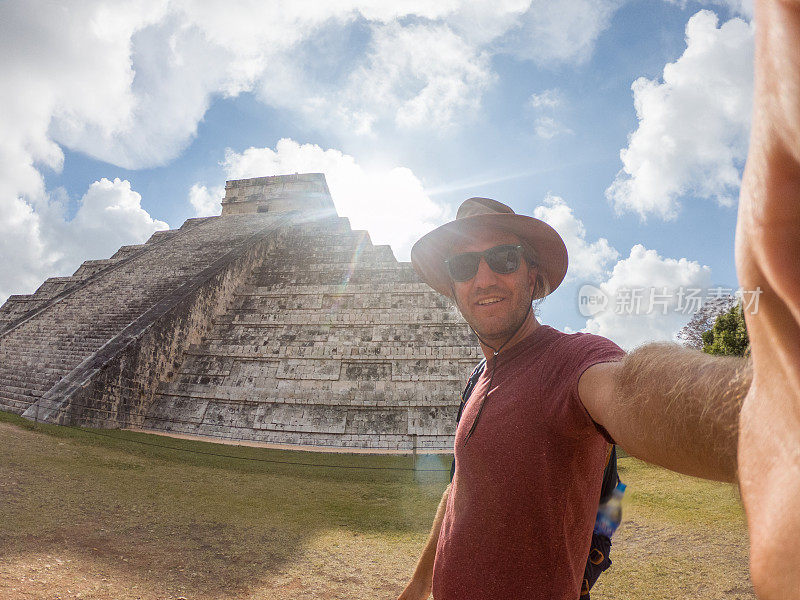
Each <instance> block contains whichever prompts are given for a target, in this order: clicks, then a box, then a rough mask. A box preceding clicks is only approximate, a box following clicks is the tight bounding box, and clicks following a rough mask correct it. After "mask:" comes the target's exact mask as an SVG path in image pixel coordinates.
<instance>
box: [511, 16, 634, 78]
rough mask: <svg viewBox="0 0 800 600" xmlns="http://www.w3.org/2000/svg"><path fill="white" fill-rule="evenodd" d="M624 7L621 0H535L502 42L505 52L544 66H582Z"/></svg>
mask: <svg viewBox="0 0 800 600" xmlns="http://www.w3.org/2000/svg"><path fill="white" fill-rule="evenodd" d="M621 4H622V2H621V1H620V0H564V1H560V2H552V1H551V0H533V2H531V5H530V7H529V8H528V10H527V11H526V12H525V13H524V14H523V15H521V16H520V18H519V19H518V20H517V22H516V23H515V25H516V27H513V28H510V29H509V30H508V31H506V32H505V33H504V34H503V36H502V38H501V40H500V42H499V43H500V45H501V47H502V48H503V49H504V50H505V51H506V52H508V53H510V54H513V55H515V56H517V57H520V58H524V59H529V60H533V61H535V62H537V63H539V64H541V65H547V66H550V65H553V64H559V63H567V62H570V63H582V62H585V61H586V60H588V58H589V56H591V53H592V50H593V49H594V44H595V42H596V41H597V38H598V37H599V36H600V34H601V33H602V32H603V31H605V29H606V28H607V27H608V25H609V23H610V22H611V16H612V15H613V14H614V12H615V11H616V10H617V8H619V6H620V5H621Z"/></svg>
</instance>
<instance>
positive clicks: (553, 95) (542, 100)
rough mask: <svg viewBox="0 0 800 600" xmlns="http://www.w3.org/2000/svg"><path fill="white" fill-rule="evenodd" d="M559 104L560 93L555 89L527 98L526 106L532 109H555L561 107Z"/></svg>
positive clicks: (560, 101)
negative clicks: (528, 105)
mask: <svg viewBox="0 0 800 600" xmlns="http://www.w3.org/2000/svg"><path fill="white" fill-rule="evenodd" d="M561 103H562V99H561V92H560V91H559V90H557V89H555V88H553V89H549V90H544V91H543V92H540V93H538V94H535V93H534V94H531V97H530V98H528V104H530V105H531V107H533V108H556V107H558V106H561Z"/></svg>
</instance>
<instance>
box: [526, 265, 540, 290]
mask: <svg viewBox="0 0 800 600" xmlns="http://www.w3.org/2000/svg"><path fill="white" fill-rule="evenodd" d="M528 283H529V284H530V286H531V288H530V289H531V296H535V295H536V288H537V287H538V283H539V269H535V268H533V267H531V266H530V265H528Z"/></svg>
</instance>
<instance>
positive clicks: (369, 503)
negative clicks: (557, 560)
mask: <svg viewBox="0 0 800 600" xmlns="http://www.w3.org/2000/svg"><path fill="white" fill-rule="evenodd" d="M0 422H5V423H6V424H0V428H1V429H0V454H2V455H3V456H4V457H7V458H6V460H5V461H3V464H1V465H0V479H2V481H3V484H2V488H0V490H2V497H3V498H4V501H3V502H2V503H0V556H2V557H3V558H2V559H0V564H2V563H11V562H13V561H15V560H24V558H25V556H28V555H33V554H41V553H46V554H58V553H66V554H69V555H71V556H74V557H77V559H78V560H80V561H81V562H82V563H85V564H86V565H92V567H91V568H93V569H99V571H98V572H102V571H108V572H109V573H112V574H114V575H116V576H119V577H122V578H124V579H127V580H130V581H139V582H142V583H143V584H144V585H145V586H146V587H147V586H151V585H156V586H157V587H158V588H159V589H162V590H182V591H184V592H185V593H187V595H188V594H192V595H195V594H198V593H200V594H204V595H209V596H212V597H213V596H214V595H215V594H217V595H218V594H223V593H227V594H235V593H236V592H237V591H244V590H247V589H251V588H253V587H254V586H258V585H259V584H260V583H262V582H264V581H265V580H266V579H267V578H269V577H270V576H272V575H274V574H275V573H277V572H279V571H280V570H281V568H282V567H284V566H285V565H286V564H287V563H291V562H293V561H295V560H296V559H297V557H298V556H299V554H301V553H302V551H303V549H304V547H305V546H306V545H307V543H308V542H309V540H310V539H312V538H314V537H316V536H318V535H320V534H322V533H324V532H328V531H331V530H346V531H349V532H351V533H352V532H357V533H359V534H365V535H371V536H379V537H382V538H385V539H386V540H394V539H400V538H402V537H403V536H406V535H419V534H420V533H424V532H425V531H427V529H428V528H429V527H430V522H431V518H432V515H433V513H434V512H435V509H436V504H437V502H438V500H439V497H440V495H441V492H442V490H443V488H444V486H445V485H446V482H447V480H448V473H447V472H446V470H447V469H449V466H450V458H449V457H439V456H424V457H421V458H420V461H419V462H418V465H420V466H422V467H423V468H440V469H443V470H444V471H445V472H417V473H414V472H411V471H406V470H399V469H404V468H408V467H409V466H411V458H410V457H409V456H397V455H393V456H381V455H368V456H363V455H352V454H347V455H336V454H334V455H332V454H321V453H305V452H302V453H301V452H291V451H274V450H267V449H263V448H249V447H235V446H220V445H216V444H209V443H204V442H196V441H191V440H178V439H171V438H170V439H165V438H162V437H157V436H151V435H147V434H141V433H136V432H129V431H109V430H101V431H97V432H90V431H85V430H80V429H74V428H64V427H58V426H52V425H34V424H32V423H30V422H27V421H24V420H22V419H20V418H19V417H16V416H14V415H9V414H7V413H5V414H3V413H0ZM93 433H100V434H102V435H93ZM164 446H168V447H164ZM267 461H276V462H267ZM288 462H291V463H313V464H315V465H318V466H306V464H303V465H298V464H284V463H288ZM354 466H361V467H381V469H376V468H371V469H353V468H347V467H354Z"/></svg>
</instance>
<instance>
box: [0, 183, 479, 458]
mask: <svg viewBox="0 0 800 600" xmlns="http://www.w3.org/2000/svg"><path fill="white" fill-rule="evenodd" d="M478 353H479V349H478V347H477V345H476V342H475V339H474V337H473V336H472V335H471V334H470V332H469V329H468V328H467V326H466V324H465V323H464V322H463V320H462V319H461V316H460V315H459V313H458V311H457V310H456V309H455V307H453V306H452V305H451V303H449V302H448V301H447V300H446V299H445V298H443V297H441V296H439V295H438V294H436V293H435V292H433V291H431V290H430V288H428V287H427V286H426V285H425V284H423V283H421V282H420V281H419V280H418V278H417V276H416V274H415V272H414V270H413V269H412V267H411V265H410V264H409V263H402V262H397V260H395V258H394V255H393V254H392V251H391V249H390V248H389V247H388V246H380V245H378V246H376V245H373V244H372V243H371V241H370V238H369V235H368V234H367V233H366V232H364V231H354V230H352V229H351V228H350V224H349V221H348V220H347V219H346V218H341V217H339V216H338V215H337V214H336V210H335V208H334V205H333V201H332V199H331V196H330V193H329V191H328V187H327V184H326V182H325V178H324V176H323V175H322V174H301V175H286V176H276V177H261V178H257V179H245V180H239V181H229V182H227V184H226V193H225V199H224V201H223V209H222V215H221V216H219V217H209V218H205V219H189V220H188V221H186V222H185V223H184V224H183V226H182V227H181V228H180V229H176V230H171V231H164V232H158V233H156V234H154V235H153V236H152V237H151V238H150V240H148V241H147V243H145V244H142V245H138V246H125V247H123V248H121V249H120V250H119V251H118V252H117V253H116V254H114V256H112V257H111V258H110V259H107V260H94V261H87V262H85V263H84V264H83V265H82V266H81V267H80V268H79V269H78V270H77V271H76V272H75V273H74V274H73V275H72V276H71V277H57V278H51V279H48V280H47V281H45V282H44V283H43V284H42V285H41V286H40V287H39V289H38V290H37V291H36V293H34V294H31V295H27V296H12V297H10V298H9V299H8V301H7V302H6V303H5V304H4V305H3V306H2V307H1V308H0V410H7V411H12V412H15V413H17V414H22V415H23V416H25V417H28V418H30V419H35V420H38V421H46V422H52V423H61V424H77V425H90V426H95V427H132V428H143V429H148V430H160V431H164V432H173V433H183V434H195V435H203V436H214V437H219V438H227V439H232V440H252V441H262V442H270V443H280V444H300V445H310V446H328V447H341V448H378V449H411V448H415V447H418V448H428V449H447V448H450V447H452V441H453V433H454V421H455V413H456V410H457V407H458V394H459V391H460V388H461V385H462V384H463V381H464V379H465V377H466V375H467V374H468V372H469V371H470V369H471V368H472V366H473V365H474V364H475V363H477V361H478Z"/></svg>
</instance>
